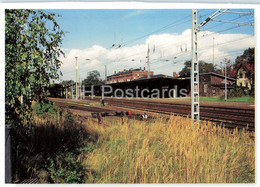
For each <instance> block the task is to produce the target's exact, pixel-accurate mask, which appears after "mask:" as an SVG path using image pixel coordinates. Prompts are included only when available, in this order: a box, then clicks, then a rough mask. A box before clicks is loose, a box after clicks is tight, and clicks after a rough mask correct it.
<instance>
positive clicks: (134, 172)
mask: <svg viewBox="0 0 260 187" xmlns="http://www.w3.org/2000/svg"><path fill="white" fill-rule="evenodd" d="M33 108H34V117H33V120H32V121H31V123H30V125H29V126H21V128H19V129H18V130H17V131H16V133H15V134H14V135H13V138H14V139H13V140H14V141H13V143H14V148H15V149H13V152H14V153H15V154H14V155H17V158H16V159H15V160H14V164H13V166H14V167H13V169H14V171H15V173H16V172H17V173H18V176H16V178H17V179H19V180H20V181H22V180H23V179H28V178H31V177H35V178H38V179H39V181H40V182H41V183H254V182H255V140H254V132H247V131H245V130H243V131H238V130H234V131H230V130H227V129H225V128H221V127H217V126H214V125H213V124H211V123H206V122H201V124H200V125H199V126H198V125H196V126H194V127H193V128H192V126H191V120H190V119H189V118H184V117H178V116H171V117H170V119H169V120H166V119H164V118H163V117H162V116H158V118H157V119H154V120H149V121H139V120H135V119H125V118H110V117H109V118H107V119H106V118H104V123H105V124H104V126H101V125H99V124H98V123H97V120H96V119H92V118H88V119H87V120H86V119H85V118H84V121H82V118H80V115H81V114H78V113H77V112H75V111H74V112H71V111H69V110H68V109H64V110H61V109H60V108H58V107H56V106H54V105H52V104H51V103H46V104H44V105H40V104H35V106H34V107H33Z"/></svg>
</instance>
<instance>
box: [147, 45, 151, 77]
mask: <svg viewBox="0 0 260 187" xmlns="http://www.w3.org/2000/svg"><path fill="white" fill-rule="evenodd" d="M147 71H148V75H147V78H148V79H150V78H151V75H150V47H149V44H148V50H147Z"/></svg>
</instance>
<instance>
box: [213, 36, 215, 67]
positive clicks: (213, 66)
mask: <svg viewBox="0 0 260 187" xmlns="http://www.w3.org/2000/svg"><path fill="white" fill-rule="evenodd" d="M214 41H215V38H214V37H213V67H214V65H215V62H214V61H215V59H214V55H215V48H214V47H215V46H214Z"/></svg>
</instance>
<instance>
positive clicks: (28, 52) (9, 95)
mask: <svg viewBox="0 0 260 187" xmlns="http://www.w3.org/2000/svg"><path fill="white" fill-rule="evenodd" d="M55 17H56V15H55V14H53V13H45V12H44V11H42V10H38V11H35V10H25V9H7V10H6V11H5V96H6V100H5V111H6V120H7V121H9V120H12V121H16V122H17V120H19V119H22V118H24V117H25V116H26V115H29V114H30V111H31V102H32V100H33V99H34V98H35V97H37V99H39V100H42V99H43V98H44V96H45V94H46V92H47V88H48V87H49V86H50V80H51V79H57V78H58V77H59V74H58V69H59V68H60V65H61V61H60V60H59V57H60V56H61V55H64V54H63V52H62V50H61V48H60V45H61V43H62V37H63V35H64V32H63V31H62V30H61V29H60V27H59V25H58V23H57V21H56V20H55Z"/></svg>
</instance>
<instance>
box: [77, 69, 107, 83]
mask: <svg viewBox="0 0 260 187" xmlns="http://www.w3.org/2000/svg"><path fill="white" fill-rule="evenodd" d="M101 82H102V81H101V79H100V73H99V72H98V71H97V70H94V71H91V72H89V73H88V76H87V78H85V79H84V80H83V81H82V84H83V85H85V86H91V85H94V86H95V85H101Z"/></svg>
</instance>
